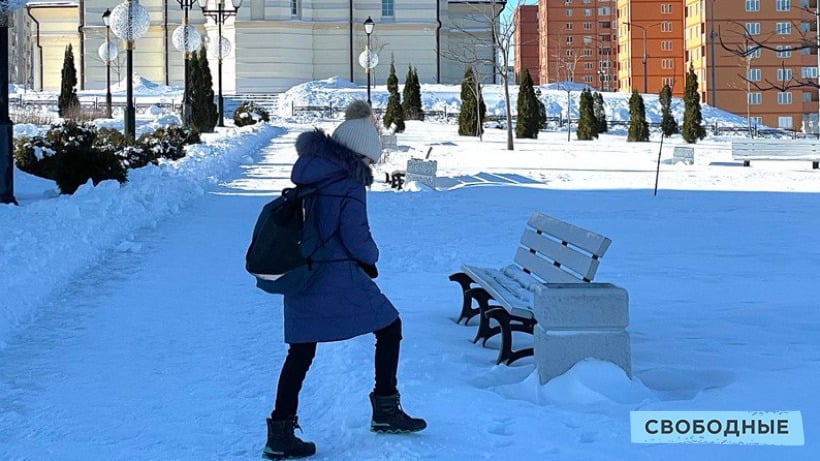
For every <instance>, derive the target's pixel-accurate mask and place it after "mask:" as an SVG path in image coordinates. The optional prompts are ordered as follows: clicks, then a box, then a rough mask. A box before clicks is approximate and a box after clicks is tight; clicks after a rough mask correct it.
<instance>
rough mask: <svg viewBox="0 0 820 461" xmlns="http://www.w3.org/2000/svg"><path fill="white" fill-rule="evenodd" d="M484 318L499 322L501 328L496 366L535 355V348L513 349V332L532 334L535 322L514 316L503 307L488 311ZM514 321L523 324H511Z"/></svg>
mask: <svg viewBox="0 0 820 461" xmlns="http://www.w3.org/2000/svg"><path fill="white" fill-rule="evenodd" d="M484 316H486V317H488V318H491V319H493V320H495V321H496V322H498V326H499V328H501V348H500V349H499V350H498V359H497V360H496V361H495V363H496V365H499V364H501V363H504V364H505V365H510V364H511V363H513V362H515V361H516V360H518V359H520V358H522V357H529V356H531V355H533V348H531V347H527V348H524V349H519V350H517V351H514V350H513V349H512V332H513V331H525V332H528V333H532V330H533V327H534V326H535V321H534V320H532V319H524V318H521V317H515V316H512V315H510V313H509V312H507V311H506V310H505V309H504V308H501V307H497V308H492V309H488V310H487V312H485V313H484ZM513 320H517V321H520V322H522V323H521V324H518V325H514V324H512V323H511V321H513Z"/></svg>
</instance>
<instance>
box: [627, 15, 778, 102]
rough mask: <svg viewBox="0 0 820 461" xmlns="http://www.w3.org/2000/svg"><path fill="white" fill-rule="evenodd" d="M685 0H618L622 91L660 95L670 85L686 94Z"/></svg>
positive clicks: (676, 94)
mask: <svg viewBox="0 0 820 461" xmlns="http://www.w3.org/2000/svg"><path fill="white" fill-rule="evenodd" d="M683 1H684V0H660V1H658V0H618V14H617V16H618V19H617V24H618V54H617V59H618V88H619V89H620V90H621V91H632V90H638V91H639V92H641V93H653V94H657V93H659V92H660V90H661V88H663V86H664V85H669V86H670V88H672V94H673V95H675V96H683V90H684V86H685V80H684V78H685V75H686V70H685V66H684V39H683V16H684V8H683ZM724 1H725V0H724ZM764 1H765V0H764ZM772 1H773V0H772Z"/></svg>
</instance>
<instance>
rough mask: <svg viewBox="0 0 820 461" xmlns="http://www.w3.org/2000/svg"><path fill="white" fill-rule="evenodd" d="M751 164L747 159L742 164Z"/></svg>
mask: <svg viewBox="0 0 820 461" xmlns="http://www.w3.org/2000/svg"><path fill="white" fill-rule="evenodd" d="M751 164H752V163H751V162H750V161H748V160H744V161H743V166H749V165H751Z"/></svg>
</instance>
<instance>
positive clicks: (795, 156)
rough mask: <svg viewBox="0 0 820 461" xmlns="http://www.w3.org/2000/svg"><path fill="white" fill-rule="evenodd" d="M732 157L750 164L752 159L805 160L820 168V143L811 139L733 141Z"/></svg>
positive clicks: (744, 163) (745, 164) (815, 167)
mask: <svg viewBox="0 0 820 461" xmlns="http://www.w3.org/2000/svg"><path fill="white" fill-rule="evenodd" d="M732 158H733V159H734V160H742V161H743V166H749V165H750V164H751V161H752V160H805V161H811V167H812V169H815V170H816V169H818V168H820V143H818V142H816V141H815V142H810V141H770V140H761V141H748V140H746V141H732Z"/></svg>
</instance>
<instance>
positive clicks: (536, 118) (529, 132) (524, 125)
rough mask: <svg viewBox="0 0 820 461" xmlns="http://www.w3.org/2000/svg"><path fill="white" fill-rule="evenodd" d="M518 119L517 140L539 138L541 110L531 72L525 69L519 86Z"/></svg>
mask: <svg viewBox="0 0 820 461" xmlns="http://www.w3.org/2000/svg"><path fill="white" fill-rule="evenodd" d="M517 109H518V118H517V122H516V125H515V137H516V138H530V139H537V138H538V129H539V128H540V127H541V110H540V109H541V108H540V106H539V103H538V99H537V98H536V97H535V89H534V88H533V86H532V76H530V71H529V70H526V69H525V72H524V75H523V76H522V79H521V84H520V85H519V86H518V103H517Z"/></svg>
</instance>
